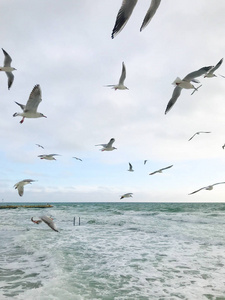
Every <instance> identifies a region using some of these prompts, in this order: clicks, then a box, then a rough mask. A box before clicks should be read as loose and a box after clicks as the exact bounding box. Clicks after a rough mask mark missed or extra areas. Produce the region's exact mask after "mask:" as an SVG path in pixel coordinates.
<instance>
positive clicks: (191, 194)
mask: <svg viewBox="0 0 225 300" xmlns="http://www.w3.org/2000/svg"><path fill="white" fill-rule="evenodd" d="M205 188H206V187H203V188H201V189H199V190H197V191H194V192H192V193H190V194H188V195H192V194H195V193H197V192H199V191H201V190H204V189H205Z"/></svg>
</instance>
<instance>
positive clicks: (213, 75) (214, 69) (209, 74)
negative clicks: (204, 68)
mask: <svg viewBox="0 0 225 300" xmlns="http://www.w3.org/2000/svg"><path fill="white" fill-rule="evenodd" d="M222 62H223V58H221V60H220V61H219V62H218V63H217V64H216V65H215V67H212V68H211V69H210V70H209V72H208V73H206V74H205V76H204V77H207V78H210V77H216V75H215V74H214V72H215V71H216V70H217V69H218V68H219V67H220V66H221V64H222Z"/></svg>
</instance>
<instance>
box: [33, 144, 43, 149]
mask: <svg viewBox="0 0 225 300" xmlns="http://www.w3.org/2000/svg"><path fill="white" fill-rule="evenodd" d="M35 145H37V146H38V147H40V148H42V149H44V147H43V146H41V145H40V144H35Z"/></svg>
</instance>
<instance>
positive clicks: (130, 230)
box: [0, 203, 225, 300]
mask: <svg viewBox="0 0 225 300" xmlns="http://www.w3.org/2000/svg"><path fill="white" fill-rule="evenodd" d="M23 204H24V203H23ZM53 205H54V207H52V208H47V209H30V208H29V209H26V208H20V209H11V210H3V209H2V210H0V220H1V222H0V233H1V246H0V252H1V253H0V254H1V255H0V299H1V300H5V299H28V300H32V299H36V300H51V299H53V300H56V299H62V300H82V299H85V300H86V299H90V300H94V299H105V300H111V299H117V300H122V299H129V300H130V299H141V300H145V299H146V300H147V299H153V300H155V299H157V300H161V299H170V300H173V299H174V300H175V299H188V300H195V299H196V300H201V299H215V300H222V299H223V300H224V299H225V279H224V278H225V268H224V266H225V239H224V235H225V204H219V203H207V204H204V203H201V204H198V203H195V204H186V203H55V204H53ZM42 214H47V215H50V216H52V217H53V218H54V221H55V224H56V226H57V228H58V230H59V233H57V232H54V231H52V230H51V229H50V228H49V227H48V226H47V225H46V224H43V223H41V224H39V225H37V224H34V223H32V222H31V221H30V218H31V217H34V218H38V216H40V215H42ZM74 217H75V222H76V223H75V226H74V225H73V222H74ZM79 217H80V226H79V225H78V224H79V223H78V220H79Z"/></svg>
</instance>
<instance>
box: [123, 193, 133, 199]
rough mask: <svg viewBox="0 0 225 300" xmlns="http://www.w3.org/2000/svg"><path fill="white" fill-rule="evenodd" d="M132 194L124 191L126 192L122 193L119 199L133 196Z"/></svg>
mask: <svg viewBox="0 0 225 300" xmlns="http://www.w3.org/2000/svg"><path fill="white" fill-rule="evenodd" d="M132 195H133V193H126V194H123V195H122V196H121V197H120V199H123V198H130V197H133V196H132Z"/></svg>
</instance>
